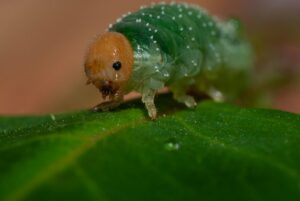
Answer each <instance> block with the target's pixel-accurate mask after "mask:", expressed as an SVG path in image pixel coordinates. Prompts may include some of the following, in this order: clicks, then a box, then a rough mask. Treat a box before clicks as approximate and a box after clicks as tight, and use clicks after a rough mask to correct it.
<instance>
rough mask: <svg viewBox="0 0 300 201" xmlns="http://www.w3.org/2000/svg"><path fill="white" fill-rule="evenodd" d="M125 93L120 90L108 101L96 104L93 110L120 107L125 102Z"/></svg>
mask: <svg viewBox="0 0 300 201" xmlns="http://www.w3.org/2000/svg"><path fill="white" fill-rule="evenodd" d="M123 97H124V94H123V93H122V92H118V93H116V94H114V95H113V96H111V97H110V98H111V100H110V101H108V102H103V103H100V104H98V105H96V106H95V107H94V108H93V111H108V110H111V109H113V108H116V107H118V106H119V105H120V104H121V103H122V102H123Z"/></svg>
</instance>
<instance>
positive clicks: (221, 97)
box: [207, 87, 225, 102]
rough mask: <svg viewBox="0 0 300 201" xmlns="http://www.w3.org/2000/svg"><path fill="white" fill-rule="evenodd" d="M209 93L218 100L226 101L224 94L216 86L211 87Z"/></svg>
mask: <svg viewBox="0 0 300 201" xmlns="http://www.w3.org/2000/svg"><path fill="white" fill-rule="evenodd" d="M207 93H208V95H209V96H210V97H211V98H212V99H213V100H214V101H216V102H224V101H225V96H224V94H223V93H222V92H221V91H219V90H217V89H216V88H214V87H210V88H209V90H208V92H207Z"/></svg>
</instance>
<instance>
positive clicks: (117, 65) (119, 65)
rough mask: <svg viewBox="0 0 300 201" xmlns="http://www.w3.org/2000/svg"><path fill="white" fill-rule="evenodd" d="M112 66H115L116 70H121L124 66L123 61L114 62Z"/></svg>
mask: <svg viewBox="0 0 300 201" xmlns="http://www.w3.org/2000/svg"><path fill="white" fill-rule="evenodd" d="M112 67H113V68H114V69H115V70H120V69H121V67H122V64H121V62H119V61H116V62H115V63H113V65H112Z"/></svg>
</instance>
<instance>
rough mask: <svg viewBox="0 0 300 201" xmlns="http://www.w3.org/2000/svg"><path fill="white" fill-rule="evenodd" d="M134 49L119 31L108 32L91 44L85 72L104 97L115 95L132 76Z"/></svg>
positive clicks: (89, 80)
mask: <svg viewBox="0 0 300 201" xmlns="http://www.w3.org/2000/svg"><path fill="white" fill-rule="evenodd" d="M132 65H133V50H132V47H131V45H130V43H129V41H128V39H127V38H126V37H125V36H124V35H122V34H120V33H117V32H107V33H105V34H103V35H101V36H99V37H98V38H96V40H95V41H94V42H93V43H92V44H91V46H90V48H89V50H88V52H87V56H86V60H85V73H86V75H87V77H88V83H93V84H94V85H95V86H96V87H97V88H98V89H99V91H100V92H101V93H102V96H103V98H105V97H106V96H109V97H112V96H114V95H115V94H116V93H117V92H118V91H119V90H120V88H121V87H122V86H123V85H125V84H126V81H128V79H129V78H130V75H131V72H132Z"/></svg>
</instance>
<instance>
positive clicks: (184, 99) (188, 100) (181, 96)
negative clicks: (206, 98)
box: [173, 92, 197, 108]
mask: <svg viewBox="0 0 300 201" xmlns="http://www.w3.org/2000/svg"><path fill="white" fill-rule="evenodd" d="M173 97H174V99H175V100H176V101H178V102H180V103H184V104H185V105H186V106H187V107H190V108H191V107H195V106H196V105H197V102H196V101H195V99H194V97H193V96H190V95H187V94H185V93H174V92H173Z"/></svg>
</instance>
